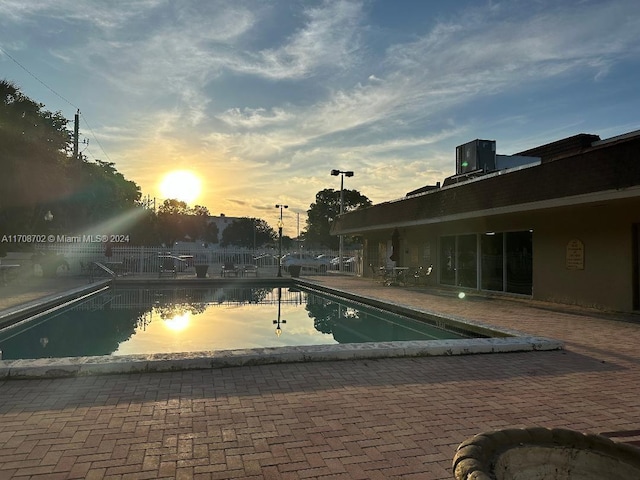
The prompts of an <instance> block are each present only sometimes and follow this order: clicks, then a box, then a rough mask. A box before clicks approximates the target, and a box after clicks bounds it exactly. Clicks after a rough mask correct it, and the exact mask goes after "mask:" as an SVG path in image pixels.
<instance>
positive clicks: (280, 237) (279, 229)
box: [276, 204, 289, 277]
mask: <svg viewBox="0 0 640 480" xmlns="http://www.w3.org/2000/svg"><path fill="white" fill-rule="evenodd" d="M276 208H279V209H280V220H279V221H278V238H279V240H280V247H279V250H278V276H279V277H281V276H282V227H283V226H284V223H282V209H283V208H289V205H281V204H277V205H276Z"/></svg>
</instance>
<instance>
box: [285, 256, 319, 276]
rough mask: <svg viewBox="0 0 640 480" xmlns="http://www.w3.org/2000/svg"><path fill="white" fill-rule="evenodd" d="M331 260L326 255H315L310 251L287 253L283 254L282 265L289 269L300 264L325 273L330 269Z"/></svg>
mask: <svg viewBox="0 0 640 480" xmlns="http://www.w3.org/2000/svg"><path fill="white" fill-rule="evenodd" d="M330 264H331V260H330V259H329V258H327V257H325V256H321V258H320V256H315V255H310V254H308V253H302V254H300V253H287V254H286V255H283V256H282V260H281V262H280V265H282V268H284V269H285V270H288V269H289V267H290V266H292V265H300V266H301V267H302V268H308V269H311V270H313V271H316V272H321V273H324V272H326V271H327V270H328V269H329V266H330Z"/></svg>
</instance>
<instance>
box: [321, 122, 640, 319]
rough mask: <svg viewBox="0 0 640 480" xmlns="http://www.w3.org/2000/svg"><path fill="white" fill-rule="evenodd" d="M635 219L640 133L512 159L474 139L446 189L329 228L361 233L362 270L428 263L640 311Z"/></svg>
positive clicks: (477, 283)
mask: <svg viewBox="0 0 640 480" xmlns="http://www.w3.org/2000/svg"><path fill="white" fill-rule="evenodd" d="M639 225H640V130H639V131H635V132H630V133H627V134H625V135H620V136H617V137H614V138H609V139H605V140H601V139H600V138H599V137H598V136H597V135H588V134H580V135H576V136H573V137H569V138H565V139H563V140H559V141H556V142H553V143H550V144H547V145H542V146H539V147H536V148H532V149H530V150H527V151H524V152H520V153H518V154H516V155H511V156H506V155H497V154H496V153H495V142H494V141H489V140H475V141H473V142H469V143H467V144H465V145H461V146H459V147H458V148H457V149H456V174H455V175H453V176H451V177H449V178H447V179H446V180H445V181H444V182H443V184H442V186H441V187H440V186H439V185H436V186H435V187H424V188H422V189H417V190H414V191H413V192H409V194H407V196H406V197H404V198H402V199H399V200H395V201H389V202H384V203H381V204H377V205H373V206H371V207H368V208H365V209H361V210H357V211H354V212H349V213H345V214H344V215H342V216H340V217H339V218H338V219H337V220H336V222H335V223H334V224H333V226H332V233H333V234H336V235H337V234H342V235H360V236H362V237H363V239H364V251H363V257H364V259H363V261H364V265H365V267H366V266H368V265H371V266H373V267H374V269H375V268H377V267H379V266H388V265H389V264H390V263H393V264H395V265H397V266H407V267H417V266H429V265H433V267H434V270H433V274H432V277H433V278H432V282H433V283H434V284H437V285H439V286H442V287H451V288H456V289H469V290H478V291H487V292H502V293H504V294H515V295H524V296H526V297H529V298H533V299H538V300H544V301H551V302H556V303H565V304H576V305H582V306H589V307H595V308H600V309H609V310H616V311H633V310H638V309H640V279H639V271H640V234H639V231H640V228H639ZM365 271H366V272H368V268H365Z"/></svg>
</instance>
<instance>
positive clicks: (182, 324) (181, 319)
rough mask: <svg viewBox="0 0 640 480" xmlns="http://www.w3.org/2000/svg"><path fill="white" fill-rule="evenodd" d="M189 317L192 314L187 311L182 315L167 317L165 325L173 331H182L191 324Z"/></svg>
mask: <svg viewBox="0 0 640 480" xmlns="http://www.w3.org/2000/svg"><path fill="white" fill-rule="evenodd" d="M189 317H191V314H190V313H189V312H187V313H183V314H182V315H176V316H174V317H172V318H167V319H165V321H164V326H165V327H167V328H168V329H169V330H171V331H172V332H181V331H182V330H184V329H186V328H187V327H188V326H189Z"/></svg>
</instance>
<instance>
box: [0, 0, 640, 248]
mask: <svg viewBox="0 0 640 480" xmlns="http://www.w3.org/2000/svg"><path fill="white" fill-rule="evenodd" d="M637 6H638V5H637V0H612V1H597V0H563V1H561V2H558V1H557V0H549V1H546V0H526V1H524V0H522V1H520V0H512V1H503V2H500V1H463V0H461V1H455V2H452V1H450V0H433V1H431V0H335V1H334V0H317V1H316V0H274V1H267V0H233V1H230V0H194V1H188V0H183V1H181V0H176V1H170V0H129V1H118V0H114V1H103V0H95V1H92V0H83V1H77V0H38V1H24V0H1V1H0V79H4V80H9V81H12V82H14V83H15V84H16V85H17V86H18V87H19V88H20V89H21V91H22V92H23V93H24V94H25V95H27V96H28V97H30V98H31V99H33V100H35V101H37V102H40V103H43V104H44V108H45V109H46V110H50V111H53V112H56V111H60V112H62V113H63V114H64V115H65V117H66V118H68V119H69V120H70V121H71V123H70V128H71V129H73V123H72V122H73V118H74V115H75V113H76V110H77V109H79V110H80V112H81V115H80V134H81V135H80V142H81V144H80V150H81V151H82V152H83V154H84V155H86V156H87V158H88V159H89V160H96V159H98V160H103V161H109V162H113V163H114V164H115V167H116V168H117V169H118V171H119V172H121V173H122V174H123V175H125V177H126V178H127V179H129V180H133V181H134V182H136V183H137V184H138V185H139V186H140V188H141V191H142V194H143V196H144V197H145V198H146V197H147V196H148V197H149V198H155V199H156V202H157V203H158V204H159V203H161V202H162V201H163V200H164V199H165V198H167V197H168V196H180V195H183V194H184V195H186V194H188V193H191V194H197V193H198V185H197V184H191V183H189V182H188V177H187V180H184V181H180V180H179V179H178V178H179V177H172V178H173V180H171V181H169V187H171V186H173V187H175V188H176V189H175V190H172V189H171V188H167V186H166V183H165V185H164V186H163V179H164V177H165V175H166V174H168V173H170V172H175V171H180V170H186V171H188V172H191V173H192V174H194V175H196V176H197V177H198V179H199V180H200V193H199V194H198V195H197V197H196V198H193V195H191V198H189V204H190V205H191V206H194V205H196V204H197V205H204V206H205V207H207V208H208V209H209V211H210V212H211V213H212V214H213V215H219V214H225V215H227V216H230V217H257V218H262V219H264V220H266V221H267V222H268V223H269V224H270V225H272V226H274V227H275V226H276V224H277V220H278V217H279V215H280V212H279V209H277V208H275V205H276V204H286V205H288V206H289V208H288V209H287V210H285V211H284V213H283V219H284V225H285V226H284V233H285V234H287V235H290V236H295V235H296V234H297V232H298V231H300V230H304V228H305V221H306V211H307V210H308V209H309V206H310V205H311V204H312V203H313V202H314V201H315V195H316V193H317V192H319V191H321V190H323V189H326V188H333V189H335V190H339V189H340V177H337V176H331V175H330V171H331V170H332V169H338V170H343V171H346V170H351V171H353V172H354V176H353V177H349V178H346V177H345V178H344V187H345V188H348V189H356V190H358V191H359V192H360V193H362V194H363V195H366V196H367V197H368V198H369V199H370V200H371V201H372V202H373V203H381V202H385V201H388V200H393V199H397V198H400V197H403V196H404V195H405V193H406V192H409V191H411V190H415V189H417V188H420V187H422V186H425V185H433V184H435V183H436V182H438V181H440V182H442V181H443V180H444V178H446V177H447V176H450V175H452V174H454V173H455V147H456V146H457V145H461V144H463V143H466V142H468V141H471V140H474V139H476V138H481V139H490V140H495V141H496V142H497V152H498V153H500V154H505V155H509V154H514V153H517V152H519V151H523V150H526V149H529V148H532V147H535V146H538V145H542V144H545V143H549V142H552V141H555V140H558V139H561V138H564V137H567V136H571V135H575V134H578V133H592V134H597V135H600V137H601V138H609V137H613V136H616V135H620V134H623V133H627V132H630V131H633V130H638V129H640V115H639V113H638V112H640V89H639V88H638V86H639V85H640V28H638V25H640V9H638V8H637ZM86 142H88V143H86ZM183 178H185V177H183ZM185 198H188V197H185Z"/></svg>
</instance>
